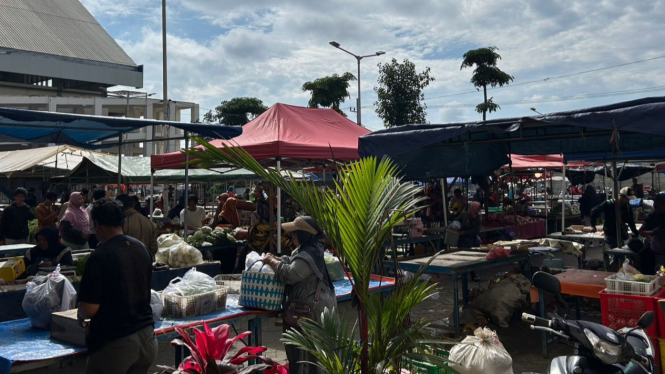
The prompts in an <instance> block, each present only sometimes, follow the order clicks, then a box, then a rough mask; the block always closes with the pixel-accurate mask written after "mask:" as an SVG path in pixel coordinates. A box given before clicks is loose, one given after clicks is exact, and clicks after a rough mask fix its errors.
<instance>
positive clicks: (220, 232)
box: [187, 226, 236, 247]
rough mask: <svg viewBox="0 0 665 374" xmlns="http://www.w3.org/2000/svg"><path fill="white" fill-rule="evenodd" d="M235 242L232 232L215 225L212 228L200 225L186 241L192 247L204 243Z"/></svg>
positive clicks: (225, 243)
mask: <svg viewBox="0 0 665 374" xmlns="http://www.w3.org/2000/svg"><path fill="white" fill-rule="evenodd" d="M235 242H236V239H235V238H234V237H233V233H232V232H231V230H229V229H224V228H221V227H216V228H215V229H214V230H213V229H212V228H210V227H208V226H204V227H202V228H201V229H200V230H198V231H197V232H195V233H194V234H193V235H190V236H188V237H187V243H188V244H190V245H193V246H194V247H201V246H204V243H209V244H210V245H214V246H217V245H228V244H233V243H235Z"/></svg>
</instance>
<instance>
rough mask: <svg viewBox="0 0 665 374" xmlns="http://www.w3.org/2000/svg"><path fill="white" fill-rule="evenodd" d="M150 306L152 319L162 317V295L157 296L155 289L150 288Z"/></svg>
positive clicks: (155, 319) (156, 319) (157, 319)
mask: <svg viewBox="0 0 665 374" xmlns="http://www.w3.org/2000/svg"><path fill="white" fill-rule="evenodd" d="M150 308H151V309H152V319H153V321H155V322H157V321H159V319H160V318H162V310H164V304H162V297H161V296H159V294H158V293H157V291H155V290H150Z"/></svg>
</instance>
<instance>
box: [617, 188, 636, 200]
mask: <svg viewBox="0 0 665 374" xmlns="http://www.w3.org/2000/svg"><path fill="white" fill-rule="evenodd" d="M619 195H624V196H626V197H627V198H629V199H630V200H634V199H636V197H635V192H633V189H632V188H630V187H624V188H622V189H621V190H620V191H619Z"/></svg>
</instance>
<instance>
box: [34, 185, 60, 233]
mask: <svg viewBox="0 0 665 374" xmlns="http://www.w3.org/2000/svg"><path fill="white" fill-rule="evenodd" d="M57 198H58V196H57V195H56V194H55V192H49V193H47V194H46V196H44V202H43V203H41V204H39V205H37V207H35V216H36V217H37V226H38V227H37V229H38V230H41V229H44V228H56V227H57V225H56V223H57V222H58V213H59V212H58V211H56V210H55V209H54V208H53V203H55V200H56V199H57Z"/></svg>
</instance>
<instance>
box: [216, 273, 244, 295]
mask: <svg viewBox="0 0 665 374" xmlns="http://www.w3.org/2000/svg"><path fill="white" fill-rule="evenodd" d="M213 279H214V280H215V283H217V285H218V286H224V287H227V288H228V289H227V292H228V293H229V294H239V293H240V284H241V280H242V274H219V275H216V276H215V277H214V278H213Z"/></svg>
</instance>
